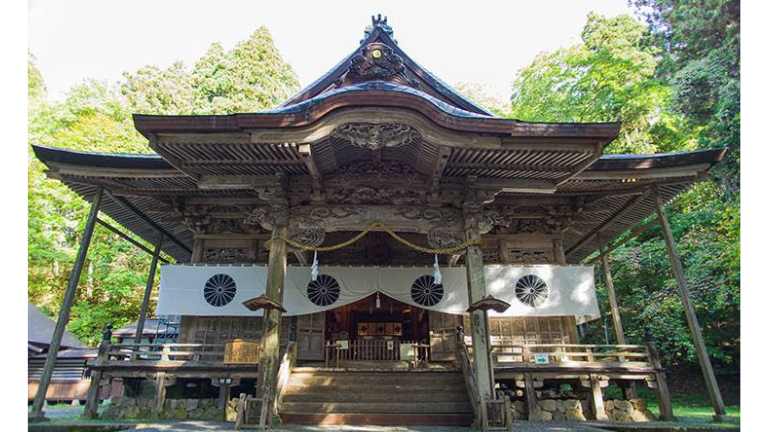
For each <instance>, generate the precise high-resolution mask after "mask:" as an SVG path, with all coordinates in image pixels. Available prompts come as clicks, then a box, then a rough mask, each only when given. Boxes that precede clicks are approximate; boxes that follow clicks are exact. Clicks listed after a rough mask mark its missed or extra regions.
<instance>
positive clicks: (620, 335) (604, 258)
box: [600, 248, 627, 345]
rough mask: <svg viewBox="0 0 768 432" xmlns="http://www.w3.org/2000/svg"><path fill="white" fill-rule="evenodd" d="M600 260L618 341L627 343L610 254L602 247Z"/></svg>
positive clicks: (622, 343) (623, 343)
mask: <svg viewBox="0 0 768 432" xmlns="http://www.w3.org/2000/svg"><path fill="white" fill-rule="evenodd" d="M600 261H601V262H602V264H603V273H604V274H605V288H606V289H607V290H608V302H609V303H610V304H611V317H613V330H614V332H615V333H616V342H617V343H618V344H619V345H625V344H626V343H627V342H626V339H624V326H623V325H622V324H621V315H620V314H619V302H618V301H617V300H616V291H615V290H614V288H613V276H612V275H611V266H610V264H609V263H608V254H607V253H603V248H600Z"/></svg>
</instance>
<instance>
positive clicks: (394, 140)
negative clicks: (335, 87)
mask: <svg viewBox="0 0 768 432" xmlns="http://www.w3.org/2000/svg"><path fill="white" fill-rule="evenodd" d="M332 136H333V137H334V138H337V139H341V140H344V141H346V142H348V143H350V144H351V145H353V146H356V147H360V148H364V149H367V150H379V149H382V148H385V147H400V146H404V145H409V144H414V143H417V142H419V141H420V140H421V133H419V131H418V130H416V128H414V127H413V126H410V125H407V124H403V123H363V122H358V123H345V124H343V125H341V126H339V127H337V128H336V129H334V130H333V134H332Z"/></svg>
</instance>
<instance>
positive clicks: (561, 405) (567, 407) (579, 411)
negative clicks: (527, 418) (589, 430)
mask: <svg viewBox="0 0 768 432" xmlns="http://www.w3.org/2000/svg"><path fill="white" fill-rule="evenodd" d="M585 412H589V411H588V406H587V403H586V402H585V401H581V400H578V399H563V400H558V399H543V400H540V401H536V410H535V411H534V412H533V415H532V416H531V420H533V421H550V420H554V421H564V420H566V421H585V420H587V418H586V416H585V415H584V413H585Z"/></svg>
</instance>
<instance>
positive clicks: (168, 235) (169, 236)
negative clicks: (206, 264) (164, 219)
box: [104, 190, 192, 254]
mask: <svg viewBox="0 0 768 432" xmlns="http://www.w3.org/2000/svg"><path fill="white" fill-rule="evenodd" d="M104 193H106V194H107V196H108V197H109V198H110V199H112V201H114V202H116V203H117V204H119V205H121V206H122V207H123V208H125V209H126V210H128V211H130V212H132V213H133V214H134V215H136V217H138V218H139V219H141V220H142V221H143V222H144V223H146V224H147V225H149V226H150V227H151V228H152V229H154V230H155V231H157V232H159V233H160V234H162V235H163V236H164V237H166V238H167V239H168V240H170V241H171V242H173V243H174V244H175V245H176V246H178V247H180V248H182V249H184V250H185V251H187V252H189V253H190V254H191V253H192V249H190V247H189V246H187V245H186V244H184V242H182V241H181V240H179V239H178V238H176V236H175V235H173V234H171V233H170V232H168V230H166V229H165V228H163V227H161V226H160V225H158V224H157V223H156V222H155V221H153V220H152V219H150V218H149V217H148V216H147V215H145V214H144V213H143V212H142V211H141V210H139V209H138V208H136V207H135V206H134V205H133V204H131V203H130V202H128V200H126V199H125V198H122V197H118V196H114V195H113V194H112V193H111V192H110V191H108V190H105V191H104Z"/></svg>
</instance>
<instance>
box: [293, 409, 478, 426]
mask: <svg viewBox="0 0 768 432" xmlns="http://www.w3.org/2000/svg"><path fill="white" fill-rule="evenodd" d="M280 419H281V420H282V421H283V423H285V424H305V425H373V426H415V425H428V426H470V425H471V424H472V420H473V419H474V417H473V416H472V414H399V413H397V414H361V413H358V414H351V413H334V414H325V413H324V414H308V413H286V412H282V411H281V412H280Z"/></svg>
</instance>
